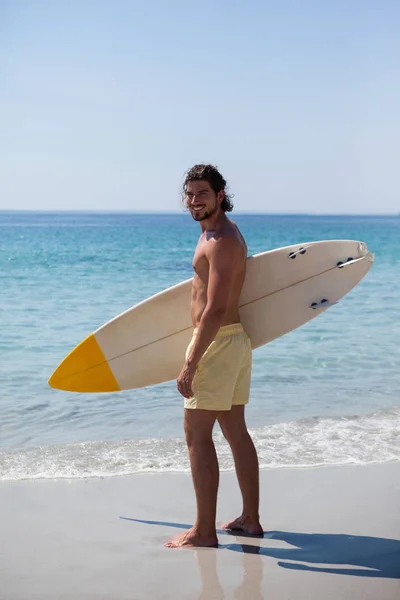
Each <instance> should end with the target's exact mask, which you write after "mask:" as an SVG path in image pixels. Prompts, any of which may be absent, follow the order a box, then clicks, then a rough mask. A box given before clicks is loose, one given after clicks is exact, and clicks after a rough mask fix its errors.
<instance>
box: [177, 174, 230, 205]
mask: <svg viewBox="0 0 400 600" xmlns="http://www.w3.org/2000/svg"><path fill="white" fill-rule="evenodd" d="M189 181H208V183H209V184H210V186H211V187H212V189H213V190H214V192H215V193H216V194H218V192H221V191H222V192H224V199H223V200H222V202H221V209H222V210H223V211H224V212H230V211H231V210H232V209H233V202H232V197H233V196H232V194H227V193H226V185H227V184H226V181H225V179H224V178H223V177H222V175H221V173H220V172H219V171H218V169H217V167H214V165H203V164H200V165H194V167H192V168H191V169H189V171H187V173H186V177H185V181H184V184H183V187H182V192H183V195H182V197H183V199H184V197H185V194H186V185H187V184H188V183H189Z"/></svg>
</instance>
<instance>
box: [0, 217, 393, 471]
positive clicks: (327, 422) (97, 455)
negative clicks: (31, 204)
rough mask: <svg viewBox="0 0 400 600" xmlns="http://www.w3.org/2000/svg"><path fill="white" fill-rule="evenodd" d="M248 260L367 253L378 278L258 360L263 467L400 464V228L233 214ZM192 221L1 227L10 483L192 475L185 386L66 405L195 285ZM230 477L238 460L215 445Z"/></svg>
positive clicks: (257, 421) (39, 220)
mask: <svg viewBox="0 0 400 600" xmlns="http://www.w3.org/2000/svg"><path fill="white" fill-rule="evenodd" d="M232 218H234V220H235V221H236V223H237V224H238V225H239V227H240V228H241V230H242V232H243V234H244V236H245V237H246V240H247V243H248V247H249V253H250V254H255V253H257V252H262V251H265V250H268V249H272V248H276V247H280V246H286V245H290V244H294V243H301V242H307V241H313V240H322V239H340V238H342V239H357V240H362V241H364V242H366V244H367V245H368V248H369V250H370V251H371V252H374V253H375V264H374V265H373V267H372V269H371V271H370V272H369V273H368V275H367V276H366V277H365V279H363V280H362V281H361V283H360V284H359V285H358V286H356V288H354V290H352V291H351V292H350V293H349V294H348V295H347V296H346V297H345V298H344V299H343V300H341V302H340V303H339V304H338V305H337V306H335V307H332V308H331V309H329V310H328V311H327V312H326V313H324V314H323V315H321V316H319V317H318V318H317V319H314V320H313V321H311V322H310V323H308V324H306V325H304V326H303V327H301V328H300V329H298V330H296V331H294V332H292V333H290V334H288V335H286V336H284V337H283V338H280V339H279V340H276V341H275V342H273V343H271V344H269V345H267V346H264V347H263V348H260V349H258V350H256V351H255V352H254V370H253V379H252V393H251V403H250V405H249V407H248V410H247V413H248V416H247V420H248V424H249V426H250V427H251V429H252V432H253V435H254V437H255V440H256V442H257V445H258V448H259V452H260V462H261V464H262V466H263V467H265V468H273V467H277V466H304V465H317V464H341V463H346V462H353V463H367V462H376V461H378V462H381V461H386V460H395V459H399V458H400V441H399V422H400V409H399V404H400V401H399V389H400V352H399V345H398V344H399V339H400V325H399V309H400V300H399V297H400V277H399V275H400V218H398V217H392V218H391V217H348V216H334V217H333V216H332V217H327V216H326V217H315V216H295V215H293V216H267V215H235V216H234V217H232ZM198 235H199V226H198V224H197V223H194V222H193V221H192V220H191V217H190V216H189V215H187V214H176V215H138V214H96V213H92V214H81V213H75V214H73V213H54V214H50V213H22V212H15V213H12V212H10V213H5V212H3V213H0V281H1V297H0V326H1V336H0V356H1V363H0V382H1V399H0V407H1V424H0V478H2V479H20V478H31V477H66V476H73V477H81V476H85V475H86V476H91V475H113V474H118V473H130V472H136V471H143V470H152V471H159V470H160V471H161V470H186V469H187V468H188V463H187V457H186V451H185V447H184V444H183V441H182V398H181V397H180V396H179V394H177V392H176V386H175V383H174V382H171V383H168V384H164V385H159V386H154V387H151V388H147V389H141V390H134V391H130V392H120V393H116V394H98V395H97V394H95V395H92V394H90V395H85V394H71V393H67V392H61V391H57V390H52V389H51V388H50V387H49V386H48V384H47V379H48V377H49V376H50V374H51V373H52V371H53V370H54V368H55V367H56V366H57V365H58V363H59V362H60V361H61V360H62V359H63V358H64V356H65V355H66V354H67V353H68V352H69V351H70V350H71V349H72V348H73V347H74V346H75V345H76V344H77V343H78V342H79V341H81V340H82V339H83V338H84V337H86V336H87V335H88V334H89V333H90V332H92V331H93V330H95V329H96V328H97V327H99V326H100V325H102V324H103V323H104V322H105V321H107V320H109V319H110V318H112V317H114V316H115V315H116V314H118V313H120V312H122V311H123V310H126V309H127V308H129V307H130V306H132V305H133V304H135V303H137V302H139V301H141V300H143V299H145V298H147V297H148V296H150V295H151V294H153V293H156V292H158V291H160V290H162V289H164V288H166V287H168V286H171V285H173V284H175V283H178V282H179V281H181V280H183V279H187V278H188V277H191V275H192V271H191V261H192V253H193V250H194V246H195V243H196V240H197V237H198ZM216 442H217V447H218V452H219V455H220V458H221V465H222V468H226V469H230V468H232V463H231V458H230V455H229V453H228V452H227V451H226V447H225V445H224V444H223V442H222V439H221V438H220V435H219V433H218V430H217V431H216Z"/></svg>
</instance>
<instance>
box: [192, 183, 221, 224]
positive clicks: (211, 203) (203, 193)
mask: <svg viewBox="0 0 400 600" xmlns="http://www.w3.org/2000/svg"><path fill="white" fill-rule="evenodd" d="M220 195H221V192H219V194H218V196H217V195H216V193H215V192H214V190H213V189H212V187H211V186H210V184H209V183H208V181H204V180H200V181H189V182H188V183H187V184H186V198H185V202H186V206H187V208H188V209H189V210H190V212H191V214H192V217H193V219H194V220H195V221H204V219H208V218H210V217H211V216H212V215H214V214H215V213H216V212H217V210H218V208H219V206H220V204H221V199H220Z"/></svg>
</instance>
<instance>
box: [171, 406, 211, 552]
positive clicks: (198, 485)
mask: <svg viewBox="0 0 400 600" xmlns="http://www.w3.org/2000/svg"><path fill="white" fill-rule="evenodd" d="M218 414H219V413H218V412H217V411H211V410H201V409H188V408H185V434H186V442H187V445H188V449H189V458H190V467H191V470H192V477H193V484H194V489H195V493H196V501H197V518H196V523H195V524H194V526H193V527H192V529H189V531H185V532H184V533H182V534H180V535H178V536H176V537H174V538H173V539H172V540H170V541H169V542H167V543H166V544H165V545H166V546H167V547H168V548H177V547H179V546H216V545H217V544H218V539H217V534H216V531H215V518H216V510H217V493H218V483H219V468H218V460H217V455H216V452H215V446H214V442H213V439H212V430H213V427H214V424H215V421H216V419H217V416H218Z"/></svg>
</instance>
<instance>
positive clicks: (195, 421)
mask: <svg viewBox="0 0 400 600" xmlns="http://www.w3.org/2000/svg"><path fill="white" fill-rule="evenodd" d="M196 416H197V417H198V418H196ZM215 418H216V417H215V416H212V415H211V414H210V415H203V414H202V415H200V414H197V415H196V414H195V413H190V415H189V416H187V418H185V423H184V431H185V438H186V443H187V445H188V446H192V445H193V444H204V443H207V442H209V441H212V430H213V427H214V423H215Z"/></svg>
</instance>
